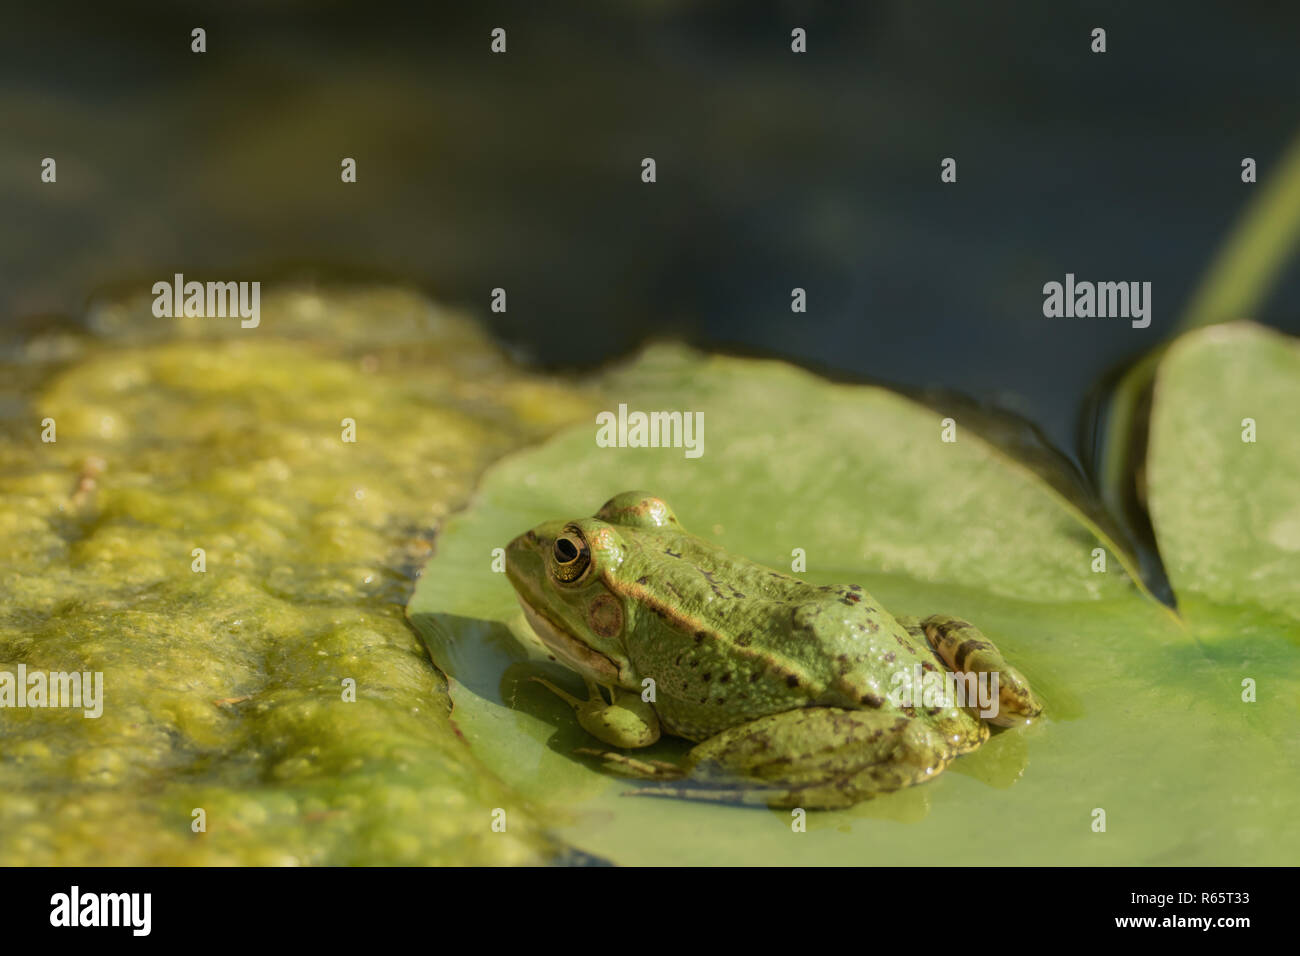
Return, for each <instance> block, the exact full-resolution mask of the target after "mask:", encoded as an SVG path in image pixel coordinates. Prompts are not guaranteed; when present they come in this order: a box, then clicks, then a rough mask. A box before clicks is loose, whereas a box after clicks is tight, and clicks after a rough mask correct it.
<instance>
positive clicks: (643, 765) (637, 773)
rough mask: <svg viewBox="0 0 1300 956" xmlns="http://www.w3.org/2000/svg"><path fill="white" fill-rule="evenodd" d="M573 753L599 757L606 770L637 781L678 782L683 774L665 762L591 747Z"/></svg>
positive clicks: (677, 767)
mask: <svg viewBox="0 0 1300 956" xmlns="http://www.w3.org/2000/svg"><path fill="white" fill-rule="evenodd" d="M574 753H579V754H587V755H588V756H591V757H599V758H600V759H601V760H603V761H604V766H605V769H606V770H611V771H613V772H614V773H617V774H619V775H620V776H624V777H635V778H637V779H639V780H680V779H681V778H682V776H683V775H684V773H685V771H684V770H683V769H682V768H681V767H680V766H678V765H677V764H675V763H669V762H668V761H666V760H648V759H644V758H641V757H629V756H628V755H627V754H620V753H613V752H612V751H608V750H595V749H593V748H591V747H579V748H578V749H577V750H575V751H574Z"/></svg>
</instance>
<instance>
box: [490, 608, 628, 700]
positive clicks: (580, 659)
mask: <svg viewBox="0 0 1300 956" xmlns="http://www.w3.org/2000/svg"><path fill="white" fill-rule="evenodd" d="M516 596H517V597H518V598H519V606H520V607H522V608H523V609H524V617H525V618H527V619H528V623H529V625H530V626H531V627H532V629H533V631H534V633H536V634H537V636H538V637H539V638H540V639H541V641H542V643H543V644H545V645H546V649H547V650H549V651H550V652H551V653H552V654H554V655H555V659H556V660H558V661H559V662H560V663H561V664H564V665H565V666H566V667H568V668H570V669H571V670H574V671H577V672H578V673H579V674H582V675H583V676H585V677H591V678H592V679H594V680H596V681H599V682H601V683H603V684H608V685H613V684H618V683H620V681H619V675H618V666H617V665H615V663H614V662H613V661H612V660H610V659H609V658H608V657H606V656H605V655H604V654H602V653H600V652H599V651H594V650H592V649H591V648H590V647H588V646H587V645H586V644H584V643H582V641H580V640H578V639H577V638H576V637H574V636H573V635H572V634H570V633H569V632H568V631H567V630H565V629H564V626H563V625H561V624H559V623H557V622H556V621H553V620H552V619H551V618H549V617H547V616H546V614H545V613H543V612H542V611H540V610H538V609H537V608H535V607H533V606H532V605H531V604H529V603H528V601H527V600H526V599H525V598H524V596H523V595H522V594H517V595H516Z"/></svg>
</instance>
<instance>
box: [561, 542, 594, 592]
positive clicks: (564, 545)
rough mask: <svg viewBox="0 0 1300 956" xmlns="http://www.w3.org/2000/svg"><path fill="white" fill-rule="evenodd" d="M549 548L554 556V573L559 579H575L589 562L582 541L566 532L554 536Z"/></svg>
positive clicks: (589, 559)
mask: <svg viewBox="0 0 1300 956" xmlns="http://www.w3.org/2000/svg"><path fill="white" fill-rule="evenodd" d="M551 550H552V554H553V556H554V558H555V575H556V577H558V578H559V579H560V580H561V581H566V582H567V581H576V580H577V579H578V578H580V577H581V576H582V572H583V571H585V570H586V569H587V565H588V564H589V563H590V562H591V558H590V556H589V555H588V554H587V549H586V546H585V544H584V542H583V541H582V540H581V539H580V538H574V537H572V536H570V535H567V534H566V535H562V536H561V537H558V538H556V539H555V546H554V547H553V548H552V549H551Z"/></svg>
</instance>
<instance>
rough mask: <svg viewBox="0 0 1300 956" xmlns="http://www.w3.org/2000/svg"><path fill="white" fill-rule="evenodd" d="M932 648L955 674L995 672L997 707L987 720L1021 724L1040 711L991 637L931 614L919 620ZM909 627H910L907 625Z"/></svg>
mask: <svg viewBox="0 0 1300 956" xmlns="http://www.w3.org/2000/svg"><path fill="white" fill-rule="evenodd" d="M919 627H920V629H921V631H922V633H924V634H925V639H926V640H927V641H929V643H930V646H931V647H932V648H934V652H935V653H936V654H938V655H939V658H940V659H941V660H942V661H943V662H944V664H946V665H947V666H948V668H949V669H950V670H951V671H952V672H953V673H954V674H957V675H959V676H966V675H974V676H975V677H976V678H977V679H978V677H979V675H981V674H996V675H997V682H998V711H997V713H996V714H995V715H993V716H990V717H988V718H987V719H988V721H989V722H990V723H992V724H996V725H997V726H999V727H1011V726H1014V725H1016V724H1025V723H1028V722H1029V721H1031V720H1033V719H1034V718H1035V717H1037V716H1038V715H1039V714H1041V713H1042V712H1043V705H1042V703H1041V702H1039V700H1038V698H1037V697H1036V696H1034V692H1033V691H1032V690H1030V688H1029V681H1027V680H1025V677H1024V675H1023V674H1021V673H1020V671H1018V670H1016V669H1015V668H1014V667H1012V666H1011V665H1010V664H1009V663H1007V660H1006V658H1005V657H1003V656H1002V652H1001V651H999V650H998V649H997V647H996V646H995V645H994V643H993V642H992V641H990V640H989V639H988V638H987V637H985V636H984V635H983V634H982V633H980V631H979V629H978V628H976V627H975V626H974V625H972V624H970V623H969V622H967V621H963V620H961V619H960V618H956V617H948V616H947V615H944V614H932V615H931V616H930V617H927V618H926V619H925V620H923V621H921V622H920V623H919ZM909 629H910V628H909Z"/></svg>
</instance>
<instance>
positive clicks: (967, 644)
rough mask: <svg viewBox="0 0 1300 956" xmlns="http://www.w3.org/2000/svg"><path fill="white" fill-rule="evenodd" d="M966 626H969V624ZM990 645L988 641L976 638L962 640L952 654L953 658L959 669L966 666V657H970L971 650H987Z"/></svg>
mask: <svg viewBox="0 0 1300 956" xmlns="http://www.w3.org/2000/svg"><path fill="white" fill-rule="evenodd" d="M967 626H968V627H969V625H967ZM992 647H993V645H992V644H990V643H989V642H988V641H981V640H977V639H972V640H969V641H962V643H961V644H960V645H959V646H958V648H957V653H956V654H954V655H953V660H955V661H956V663H957V667H958V669H960V668H963V667H965V666H966V658H968V657H970V655H971V652H972V651H987V650H990V649H991V648H992Z"/></svg>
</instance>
